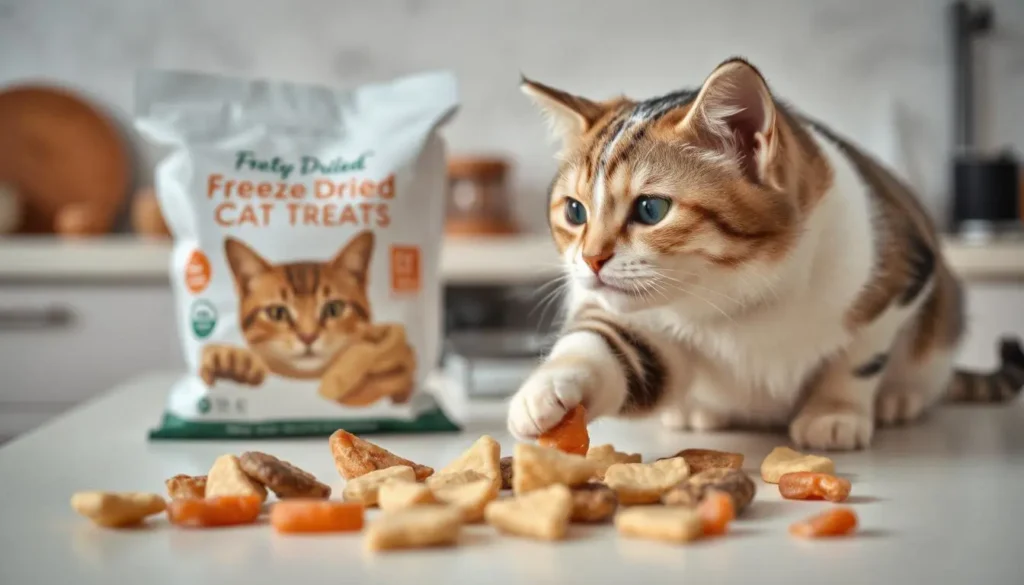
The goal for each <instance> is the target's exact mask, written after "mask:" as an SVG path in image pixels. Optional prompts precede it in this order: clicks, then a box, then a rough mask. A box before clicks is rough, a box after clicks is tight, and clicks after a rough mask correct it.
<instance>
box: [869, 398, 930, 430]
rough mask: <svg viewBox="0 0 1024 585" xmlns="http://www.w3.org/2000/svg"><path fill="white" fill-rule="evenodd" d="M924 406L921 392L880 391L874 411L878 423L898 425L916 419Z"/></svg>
mask: <svg viewBox="0 0 1024 585" xmlns="http://www.w3.org/2000/svg"><path fill="white" fill-rule="evenodd" d="M924 407H925V396H924V394H922V393H921V392H912V391H911V392H882V393H881V394H880V395H879V396H878V402H877V404H876V405H875V413H876V416H877V417H878V422H879V423H881V424H883V425H898V424H903V423H908V422H912V421H915V420H917V418H918V417H920V416H921V413H922V412H924Z"/></svg>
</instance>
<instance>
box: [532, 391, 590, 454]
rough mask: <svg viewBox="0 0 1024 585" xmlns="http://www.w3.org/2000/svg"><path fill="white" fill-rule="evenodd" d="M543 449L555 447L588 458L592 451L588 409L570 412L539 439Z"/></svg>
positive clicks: (579, 408)
mask: <svg viewBox="0 0 1024 585" xmlns="http://www.w3.org/2000/svg"><path fill="white" fill-rule="evenodd" d="M537 443H538V444H539V445H541V446H542V447H554V448H555V449H558V450H559V451H562V452H564V453H573V454H575V455H583V456H586V454H587V450H588V449H590V435H589V434H588V433H587V409H585V408H583V405H582V404H581V405H579V406H577V407H576V408H574V409H572V410H570V411H569V413H568V414H566V415H565V418H563V419H562V420H561V421H559V423H558V424H557V425H555V426H554V428H552V429H551V430H550V431H548V432H546V433H544V434H543V435H541V436H540V438H539V439H537Z"/></svg>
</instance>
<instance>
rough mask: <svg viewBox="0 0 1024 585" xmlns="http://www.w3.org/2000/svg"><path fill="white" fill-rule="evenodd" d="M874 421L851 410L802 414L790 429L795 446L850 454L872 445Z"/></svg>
mask: <svg viewBox="0 0 1024 585" xmlns="http://www.w3.org/2000/svg"><path fill="white" fill-rule="evenodd" d="M873 432H874V423H873V421H872V420H871V417H869V416H866V415H865V414H862V413H859V412H856V411H853V410H852V409H851V410H838V411H837V410H832V411H820V412H810V413H801V414H800V415H799V416H798V417H797V418H796V420H794V421H793V422H792V423H791V424H790V425H789V436H790V438H791V439H793V442H794V443H796V444H797V445H799V446H800V447H803V448H807V449H819V450H823V451H850V450H853V449H862V448H864V447H867V446H868V445H870V444H871V435H872V433H873Z"/></svg>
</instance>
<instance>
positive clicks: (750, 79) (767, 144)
mask: <svg viewBox="0 0 1024 585" xmlns="http://www.w3.org/2000/svg"><path fill="white" fill-rule="evenodd" d="M676 128H677V130H679V131H681V132H687V133H691V134H693V135H695V136H696V138H697V140H698V142H699V143H700V144H701V145H702V146H705V147H708V148H710V149H712V150H714V151H717V152H719V153H720V154H723V155H726V156H728V157H729V158H732V159H734V160H736V162H738V163H739V165H740V168H741V169H742V171H743V173H744V174H745V175H746V176H747V178H748V179H750V180H752V181H754V182H756V183H762V182H764V181H765V178H766V175H767V170H768V167H769V165H770V164H771V162H772V161H773V160H774V159H775V156H776V154H777V152H778V142H779V140H778V138H779V132H778V129H777V127H776V108H775V102H774V100H773V99H772V95H771V92H770V91H769V90H768V84H767V83H766V82H765V80H764V77H762V76H761V73H760V72H759V71H758V70H757V69H756V68H755V67H754V66H753V65H751V64H750V63H748V62H747V61H745V60H743V59H739V58H733V59H730V60H728V61H726V62H724V63H722V64H721V65H719V66H718V67H717V68H716V69H715V70H714V72H712V73H711V75H710V76H708V78H707V79H706V80H705V81H704V85H703V87H701V90H700V93H698V94H697V97H696V99H694V102H693V106H692V107H691V108H690V111H689V112H687V114H686V117H685V118H683V120H682V121H681V122H679V125H678V126H677V127H676Z"/></svg>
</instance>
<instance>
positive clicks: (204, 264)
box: [185, 250, 210, 295]
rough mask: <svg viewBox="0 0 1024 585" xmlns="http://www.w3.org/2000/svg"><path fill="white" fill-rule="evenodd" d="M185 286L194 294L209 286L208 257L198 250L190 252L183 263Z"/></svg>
mask: <svg viewBox="0 0 1024 585" xmlns="http://www.w3.org/2000/svg"><path fill="white" fill-rule="evenodd" d="M185 286H186V287H188V290H189V292H191V293H192V294H194V295H197V294H199V293H201V292H203V291H204V290H206V287H208V286H210V259H209V258H207V257H206V254H203V253H202V252H200V251H199V250H196V251H195V252H192V255H191V256H189V258H188V263H187V264H185Z"/></svg>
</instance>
